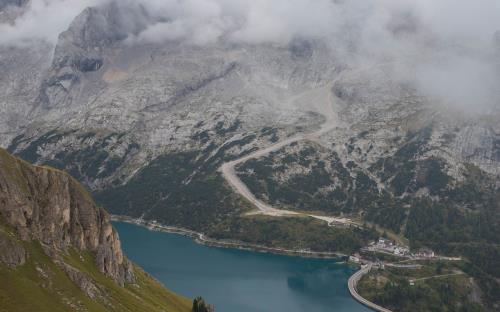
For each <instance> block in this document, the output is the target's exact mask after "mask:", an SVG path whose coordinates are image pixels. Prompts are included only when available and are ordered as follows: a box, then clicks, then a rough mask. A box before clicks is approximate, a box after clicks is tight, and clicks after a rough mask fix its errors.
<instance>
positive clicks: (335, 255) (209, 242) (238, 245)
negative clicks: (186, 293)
mask: <svg viewBox="0 0 500 312" xmlns="http://www.w3.org/2000/svg"><path fill="white" fill-rule="evenodd" d="M111 220H112V221H120V222H127V223H132V224H135V225H139V226H142V227H145V228H148V229H149V230H152V231H160V232H166V233H173V234H179V235H184V236H187V237H191V238H193V239H194V241H195V242H197V243H198V244H201V245H205V246H210V247H219V248H233V249H239V250H248V251H254V252H260V253H271V254H277V255H285V256H295V257H303V258H318V259H339V260H341V261H346V260H347V259H348V257H349V256H348V255H346V254H343V253H339V252H317V251H310V250H293V249H285V248H277V247H268V246H263V245H256V244H250V243H245V242H240V241H229V240H218V239H213V238H210V237H207V236H206V235H205V234H203V233H199V232H195V231H192V230H189V229H185V228H180V227H175V226H167V225H162V224H160V223H158V222H156V221H147V220H143V219H136V218H132V217H128V216H120V215H111ZM346 262H347V261H346Z"/></svg>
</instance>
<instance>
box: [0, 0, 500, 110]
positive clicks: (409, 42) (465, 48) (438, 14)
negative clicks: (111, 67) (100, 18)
mask: <svg viewBox="0 0 500 312" xmlns="http://www.w3.org/2000/svg"><path fill="white" fill-rule="evenodd" d="M105 1H111V0H32V1H31V3H30V5H29V7H28V8H27V10H26V12H25V13H24V14H22V15H21V16H19V17H18V18H17V19H16V20H15V21H14V22H13V23H4V24H0V44H19V43H25V42H27V41H30V40H33V39H42V40H46V41H49V42H52V43H55V42H56V40H57V36H58V35H59V33H61V32H62V31H64V30H65V29H67V27H68V26H69V24H70V23H71V21H72V20H73V19H74V18H75V17H76V15H77V14H79V13H80V12H81V11H82V10H83V9H84V8H85V7H87V6H94V5H99V4H103V3H104V2H105ZM116 3H117V4H118V5H120V6H128V7H134V8H136V9H140V10H142V11H144V12H145V16H147V21H146V23H145V27H144V29H143V30H142V31H139V32H136V33H134V34H130V35H129V37H128V39H127V42H128V44H135V43H162V42H167V41H172V40H175V41H183V42H185V43H186V44H194V45H209V44H215V43H218V42H220V41H229V42H232V43H245V44H262V43H273V44H282V45H286V44H288V43H289V42H290V41H291V40H293V39H295V38H302V39H315V40H323V41H324V42H326V43H328V44H329V45H330V46H331V47H332V48H333V49H335V50H336V51H337V52H338V53H342V55H344V56H345V57H346V58H347V59H350V60H351V62H353V64H354V65H353V66H355V65H356V64H355V62H364V63H369V62H383V61H386V60H392V61H397V62H402V63H404V67H402V68H399V69H398V74H401V73H404V72H407V75H406V77H402V78H404V79H411V80H412V81H413V82H414V83H415V85H416V86H418V87H419V88H420V89H421V90H422V91H423V92H424V93H425V94H426V95H429V96H432V97H436V98H438V99H440V100H442V101H443V102H447V103H458V104H457V105H456V107H459V108H472V107H475V108H477V107H481V105H483V104H485V103H487V105H491V103H495V98H494V97H495V96H497V95H498V94H497V93H498V92H497V89H498V88H497V87H496V85H498V82H499V80H500V79H499V75H498V63H499V62H500V57H499V56H498V54H495V53H498V51H499V50H500V35H497V38H498V39H497V41H498V42H497V46H498V47H497V48H496V49H497V52H495V43H494V37H495V32H497V31H498V30H500V18H499V14H500V1H498V0H475V1H470V0H418V1H417V0H120V1H117V2H116ZM497 34H498V33H497ZM478 103H480V104H478ZM485 105H486V104H485Z"/></svg>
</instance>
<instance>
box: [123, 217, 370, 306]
mask: <svg viewBox="0 0 500 312" xmlns="http://www.w3.org/2000/svg"><path fill="white" fill-rule="evenodd" d="M114 225H115V227H116V229H117V230H118V232H119V234H120V238H121V241H122V246H123V249H124V250H125V253H126V254H127V256H128V257H129V258H130V259H131V260H132V261H134V262H136V263H138V264H139V265H141V266H142V267H143V268H144V269H145V270H146V271H148V272H149V273H150V274H152V275H153V276H154V277H156V278H157V279H158V280H160V281H162V282H163V283H165V285H166V286H167V287H169V288H170V289H172V290H174V291H176V292H178V293H180V294H183V295H185V296H187V297H194V296H197V295H202V296H203V297H204V298H206V300H207V301H209V302H210V303H214V304H215V306H216V310H217V312H236V311H237V312H257V311H263V312H264V311H266V312H267V311H273V312H280V311H286V312H301V311H307V312H326V311H329V312H330V311H338V312H344V311H345V312H347V311H349V312H359V311H363V312H367V311H369V310H368V309H366V308H365V307H363V306H362V305H360V304H359V303H357V302H356V301H354V300H353V299H352V298H351V297H350V295H349V292H348V290H347V286H346V285H347V279H348V278H349V276H350V275H351V274H352V272H353V270H352V269H351V268H349V267H347V266H346V265H344V264H341V263H335V261H334V260H325V259H305V258H298V257H287V256H279V255H271V254H262V253H256V252H249V251H241V250H235V249H222V248H212V247H206V246H202V245H198V244H196V243H195V242H194V241H192V240H191V239H189V238H186V237H182V236H179V235H175V234H168V233H161V232H153V231H148V230H147V229H145V228H142V227H139V226H135V225H132V224H127V223H120V222H117V223H114ZM332 307H334V308H332Z"/></svg>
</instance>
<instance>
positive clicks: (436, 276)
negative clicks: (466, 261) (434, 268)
mask: <svg viewBox="0 0 500 312" xmlns="http://www.w3.org/2000/svg"><path fill="white" fill-rule="evenodd" d="M462 274H465V273H464V272H456V273H450V274H441V275H433V276H428V277H422V278H416V279H410V282H418V281H425V280H428V279H432V278H441V277H449V276H455V275H462Z"/></svg>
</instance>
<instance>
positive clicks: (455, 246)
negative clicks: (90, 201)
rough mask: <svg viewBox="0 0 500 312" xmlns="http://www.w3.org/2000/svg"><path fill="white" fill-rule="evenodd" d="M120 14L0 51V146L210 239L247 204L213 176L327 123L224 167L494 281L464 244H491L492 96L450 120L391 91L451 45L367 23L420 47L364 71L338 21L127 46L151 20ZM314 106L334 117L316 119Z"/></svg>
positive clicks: (277, 200)
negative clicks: (286, 35)
mask: <svg viewBox="0 0 500 312" xmlns="http://www.w3.org/2000/svg"><path fill="white" fill-rule="evenodd" d="M341 2H342V3H344V2H343V1H339V3H341ZM120 3H121V2H113V1H111V2H105V3H104V4H102V5H100V6H97V7H92V8H87V9H85V10H84V11H83V12H81V14H79V15H78V16H77V17H76V18H75V19H74V20H73V22H72V23H71V25H70V26H69V27H68V29H67V30H65V31H64V32H62V33H61V34H60V36H59V39H58V41H57V43H56V44H55V46H50V45H48V44H42V43H36V44H34V45H32V46H27V47H22V48H20V47H16V46H14V47H5V46H0V49H1V51H0V52H1V53H0V70H1V71H2V72H4V73H7V74H6V75H3V76H1V77H0V92H1V93H2V94H4V95H5V96H4V100H2V101H0V109H1V112H2V114H0V133H1V135H0V145H1V146H3V147H5V148H8V149H9V151H10V152H12V153H14V154H16V155H18V156H19V157H21V158H23V159H25V160H28V161H30V162H34V163H38V164H45V165H51V166H53V167H57V168H59V169H64V170H67V171H68V172H69V173H70V174H71V175H72V176H73V177H75V178H76V179H77V180H78V181H80V182H82V183H84V184H85V185H86V186H87V187H88V188H89V189H90V190H91V191H92V192H93V193H94V195H95V196H96V199H97V200H98V202H99V203H100V204H102V205H104V206H105V207H106V208H107V209H109V210H110V211H111V212H112V213H116V214H124V215H128V216H132V217H137V218H144V219H151V220H158V221H160V222H162V223H165V224H169V225H176V226H183V227H186V228H190V229H194V230H198V231H205V232H207V233H212V234H214V235H216V236H218V237H228V236H230V234H231V233H229V232H231V229H234V228H237V226H236V225H237V224H238V222H236V225H235V223H233V221H234V220H235V219H238V218H239V217H240V215H241V213H242V212H244V211H245V210H247V209H251V207H248V204H247V203H245V202H244V201H242V199H241V198H239V197H238V196H237V194H234V192H232V190H231V189H230V188H229V187H228V186H227V184H226V183H225V182H224V180H223V179H222V178H221V176H220V175H219V173H218V172H217V169H218V168H219V166H220V165H221V164H222V163H224V162H225V161H228V160H231V159H236V158H238V157H240V156H242V155H245V154H247V153H250V152H251V151H254V150H256V149H260V148H262V147H265V146H269V145H270V144H272V143H273V142H277V141H280V140H283V139H286V138H288V137H291V136H294V135H304V134H307V133H311V132H314V131H315V130H317V129H318V128H319V127H322V123H323V122H324V121H325V120H334V121H335V122H334V125H332V126H331V127H328V128H329V129H330V130H329V131H328V132H327V133H324V134H323V135H322V136H321V137H319V138H317V139H315V140H314V142H300V143H298V144H294V145H290V146H285V147H283V149H281V150H279V151H276V152H275V153H273V154H271V155H268V156H266V157H263V158H262V159H256V160H252V161H251V162H248V163H245V164H242V166H241V167H239V168H237V169H238V170H239V174H240V177H241V178H242V179H245V182H246V183H247V184H248V186H249V187H250V188H251V189H252V190H253V191H254V192H255V193H256V195H257V196H258V197H259V198H260V199H262V200H265V201H268V202H269V203H272V204H275V205H277V206H286V207H287V208H288V209H300V210H314V211H317V210H321V211H322V212H326V213H331V214H335V215H340V214H346V215H349V216H351V217H353V218H359V219H364V220H366V221H369V222H373V223H377V224H379V225H381V226H383V227H385V228H387V229H390V230H392V231H394V232H397V233H398V234H400V235H403V236H407V237H408V238H410V240H411V241H412V244H415V245H419V244H424V245H432V247H435V248H439V249H440V250H441V251H443V252H447V253H455V254H457V253H458V254H462V255H464V254H467V255H468V256H470V257H471V258H474V259H476V260H477V262H478V263H481V265H482V266H483V267H482V269H485V268H486V272H487V274H491V275H493V276H496V277H499V276H500V272H498V270H497V269H496V268H495V267H496V266H495V265H494V264H495V263H497V262H495V256H494V254H495V253H493V252H492V253H490V254H489V255H486V256H485V255H481V253H480V252H479V251H480V249H481V248H482V247H480V246H479V245H478V244H487V246H489V247H488V248H491V250H494V251H495V252H496V251H498V244H499V243H500V242H499V241H498V237H500V235H498V233H499V231H500V226H499V224H500V220H499V219H498V216H499V215H500V214H499V213H498V211H499V207H498V204H496V202H497V201H498V194H499V186H500V182H499V181H500V178H499V174H500V128H499V124H498V122H497V120H499V118H500V111H499V106H498V103H500V95H499V94H498V92H496V91H495V92H496V93H493V95H492V97H493V98H492V102H493V103H496V105H493V106H491V107H488V109H482V110H478V111H477V112H470V111H463V110H461V109H459V108H457V106H453V105H449V103H443V102H442V101H440V98H439V97H433V96H431V95H429V94H427V93H425V92H423V91H422V89H421V88H419V85H418V84H417V83H415V81H413V80H411V79H408V77H409V76H411V75H412V74H413V75H417V74H418V70H417V69H416V68H415V67H414V65H415V63H418V62H419V61H421V58H424V59H425V58H426V57H429V55H428V54H429V51H431V52H436V51H437V52H439V53H441V52H442V51H443V49H445V50H444V51H447V50H446V49H447V46H456V45H459V46H460V44H461V43H460V42H456V41H453V42H440V41H439V40H438V39H439V38H434V37H433V35H434V34H433V33H432V31H430V32H426V30H425V27H424V28H422V29H423V30H422V29H420V28H419V25H418V21H417V22H416V23H415V25H413V22H412V21H413V18H410V17H411V14H410V15H409V16H410V17H408V16H407V15H403V16H399V18H400V19H397V18H396V19H395V20H392V21H391V23H389V25H388V26H387V25H385V26H387V27H388V28H389V31H391V32H392V33H391V34H392V35H394V36H395V37H398V38H407V39H408V40H410V41H411V40H415V42H419V43H420V40H421V41H424V42H425V49H423V50H422V51H421V52H422V54H423V55H418V54H419V53H418V52H415V51H417V50H413V49H410V51H407V50H405V51H403V52H405V53H407V54H405V53H402V54H399V53H390V54H389V55H387V56H385V55H384V57H383V58H377V57H373V58H371V57H368V58H366V59H365V58H364V57H365V56H366V55H364V54H363V53H371V52H373V53H375V54H377V51H372V50H369V51H368V52H365V50H364V48H366V47H362V46H361V47H359V46H356V45H355V43H354V42H355V40H354V39H355V37H356V35H357V32H356V31H357V30H356V27H355V26H354V27H353V28H352V29H346V30H345V32H342V35H341V36H340V37H339V38H337V39H339V40H338V41H332V42H325V41H323V40H320V39H318V38H309V37H304V36H302V37H301V36H297V37H294V38H291V40H289V41H287V42H284V43H267V42H266V43H259V44H252V43H249V42H234V41H231V40H226V39H227V38H225V37H224V36H222V37H221V39H220V40H219V41H217V42H215V43H206V44H192V43H190V42H186V41H183V40H178V39H172V40H165V41H146V42H142V41H140V42H136V41H134V40H136V39H137V36H138V35H139V34H141V32H142V31H143V30H144V29H145V28H146V27H148V25H154V24H155V23H158V24H161V23H164V22H165V20H161V18H160V20H158V18H159V17H158V16H157V15H156V14H151V12H148V11H147V10H144V7H142V6H141V5H140V3H139V4H136V3H135V2H132V3H129V2H127V5H120ZM0 18H1V17H0ZM398 21H399V22H398ZM417 30H418V31H419V33H418V34H415V33H414V32H417ZM420 31H423V32H422V33H420ZM351 32H352V33H351ZM346 36H348V37H349V36H350V38H348V39H347V40H348V41H349V45H348V46H349V49H348V51H347V53H346V51H342V50H341V49H339V48H338V46H342V45H345V42H343V41H342V40H343V39H345V37H346ZM351 37H352V38H351ZM351 39H352V40H351ZM351 41H353V42H352V44H351ZM493 42H494V43H493V45H492V46H491V47H490V48H485V49H484V51H481V54H482V55H483V54H484V55H485V57H488V58H491V60H489V61H488V62H489V63H491V64H496V65H495V66H491V67H492V68H493V71H494V73H493V74H492V76H491V77H490V76H488V77H485V79H484V80H491V81H493V82H495V81H498V80H500V72H499V71H498V68H500V67H498V64H499V63H500V58H498V33H497V34H496V35H494V36H493ZM463 44H464V46H460V47H459V48H460V49H463V50H464V51H469V50H468V48H469V47H468V46H467V45H465V43H463ZM495 45H496V46H495ZM50 51H53V54H51V53H50ZM398 51H399V50H398ZM431 54H432V53H431ZM463 54H467V53H465V52H464V53H463ZM444 56H446V53H444V52H443V59H444V60H445V59H446V57H444ZM360 59H361V61H360ZM438 65H439V64H438ZM401 72H405V73H409V74H407V75H406V76H404V78H405V79H403V78H401ZM438 82H439V81H438ZM450 84H451V83H450ZM455 89H460V87H459V86H455V85H453V84H451V85H449V86H448V89H447V90H448V91H449V93H453V92H452V91H455ZM493 89H495V90H497V89H498V88H496V87H495V88H493ZM325 97H326V98H329V99H331V101H328V102H331V103H332V105H333V106H334V107H333V110H334V113H335V115H336V116H335V118H325V116H324V112H325V109H324V107H323V106H321V103H324V102H325ZM458 100H460V99H458ZM478 106H479V104H478ZM485 224H486V225H485ZM431 230H432V231H431ZM14 258H15V257H14ZM499 267H500V266H499ZM483 273H484V272H483ZM490 288H491V287H490Z"/></svg>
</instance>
